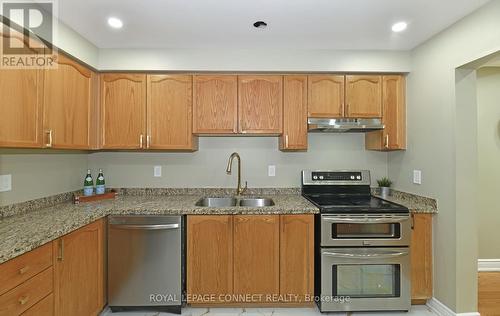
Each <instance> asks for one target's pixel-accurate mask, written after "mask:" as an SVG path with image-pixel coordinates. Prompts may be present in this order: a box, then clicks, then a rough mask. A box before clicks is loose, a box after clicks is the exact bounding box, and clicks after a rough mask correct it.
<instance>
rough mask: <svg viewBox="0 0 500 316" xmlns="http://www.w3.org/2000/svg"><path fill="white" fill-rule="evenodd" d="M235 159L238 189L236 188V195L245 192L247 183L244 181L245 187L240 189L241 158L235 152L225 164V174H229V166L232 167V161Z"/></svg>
mask: <svg viewBox="0 0 500 316" xmlns="http://www.w3.org/2000/svg"><path fill="white" fill-rule="evenodd" d="M234 158H236V159H238V187H237V188H236V195H240V194H243V192H245V190H246V189H247V186H248V185H247V182H246V181H245V187H244V188H242V187H241V158H240V155H239V154H238V153H236V152H234V153H232V154H231V156H229V161H228V162H227V168H226V173H227V174H231V166H232V165H233V159H234Z"/></svg>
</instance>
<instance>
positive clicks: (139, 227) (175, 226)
mask: <svg viewBox="0 0 500 316" xmlns="http://www.w3.org/2000/svg"><path fill="white" fill-rule="evenodd" d="M110 226H113V228H116V229H137V230H165V229H178V228H179V227H180V225H179V224H155V225H137V224H110Z"/></svg>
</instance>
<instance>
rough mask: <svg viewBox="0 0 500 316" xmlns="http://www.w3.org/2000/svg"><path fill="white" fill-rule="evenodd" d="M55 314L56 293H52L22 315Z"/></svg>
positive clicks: (51, 315)
mask: <svg viewBox="0 0 500 316" xmlns="http://www.w3.org/2000/svg"><path fill="white" fill-rule="evenodd" d="M53 315H54V294H50V295H49V296H46V297H45V298H44V299H42V300H41V301H40V302H38V303H36V304H35V305H33V306H32V307H31V308H30V309H28V310H27V311H25V312H24V313H22V315H21V316H53Z"/></svg>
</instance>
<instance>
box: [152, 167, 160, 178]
mask: <svg viewBox="0 0 500 316" xmlns="http://www.w3.org/2000/svg"><path fill="white" fill-rule="evenodd" d="M153 169H154V171H153V176H154V177H156V178H159V177H161V166H154V168H153Z"/></svg>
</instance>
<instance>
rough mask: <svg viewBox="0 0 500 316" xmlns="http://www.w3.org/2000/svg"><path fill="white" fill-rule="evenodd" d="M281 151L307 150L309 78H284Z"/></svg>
mask: <svg viewBox="0 0 500 316" xmlns="http://www.w3.org/2000/svg"><path fill="white" fill-rule="evenodd" d="M279 144H280V150H282V151H298V150H307V77H306V76H284V77H283V134H282V135H281V137H280V142H279Z"/></svg>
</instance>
